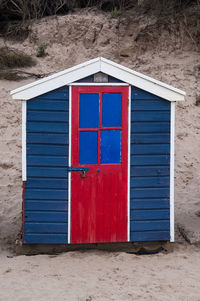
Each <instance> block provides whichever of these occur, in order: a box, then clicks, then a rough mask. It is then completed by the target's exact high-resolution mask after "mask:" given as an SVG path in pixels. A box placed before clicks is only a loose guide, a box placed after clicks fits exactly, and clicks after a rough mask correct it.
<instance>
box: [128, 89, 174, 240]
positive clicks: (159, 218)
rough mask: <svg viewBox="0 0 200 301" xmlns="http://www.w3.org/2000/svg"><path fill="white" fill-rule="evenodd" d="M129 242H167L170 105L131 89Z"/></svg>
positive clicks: (148, 94)
mask: <svg viewBox="0 0 200 301" xmlns="http://www.w3.org/2000/svg"><path fill="white" fill-rule="evenodd" d="M130 163H131V167H130V240H131V241H154V240H156V241H158V240H169V239H170V205H169V195H170V186H169V185H170V102H169V101H166V100H164V99H162V98H159V97H157V96H155V95H153V94H151V93H148V92H146V91H143V90H141V89H138V88H134V87H132V91H131V158H130Z"/></svg>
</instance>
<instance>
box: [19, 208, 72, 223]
mask: <svg viewBox="0 0 200 301" xmlns="http://www.w3.org/2000/svg"><path fill="white" fill-rule="evenodd" d="M67 219H68V216H67V212H49V211H28V210H27V211H26V212H25V222H60V223H62V222H64V223H66V222H67Z"/></svg>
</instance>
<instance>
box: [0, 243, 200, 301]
mask: <svg viewBox="0 0 200 301" xmlns="http://www.w3.org/2000/svg"><path fill="white" fill-rule="evenodd" d="M10 256H11V257H10ZM10 256H9V255H8V253H2V254H1V255H0V300H1V301H5V300H15V301H35V300H40V301H47V300H48V301H51V300H52V301H54V300H62V301H64V300H67V301H73V300H76V301H93V300H94V301H105V300H114V301H122V300H126V301H128V300H131V301H132V300H153V301H156V300H159V301H165V300H166V301H173V300H180V301H199V300H200V294H199V288H200V286H199V282H200V276H199V269H200V247H197V246H189V245H186V244H183V243H181V244H178V243H177V244H176V245H175V249H174V251H173V252H172V253H168V254H164V253H159V254H156V255H140V256H137V255H134V254H127V253H124V252H116V253H113V252H110V253H109V252H105V251H84V252H77V251H76V252H69V253H63V254H60V255H37V256H18V257H12V255H10Z"/></svg>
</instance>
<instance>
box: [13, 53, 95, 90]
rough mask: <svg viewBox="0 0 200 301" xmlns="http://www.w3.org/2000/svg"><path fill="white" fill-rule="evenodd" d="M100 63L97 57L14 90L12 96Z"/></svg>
mask: <svg viewBox="0 0 200 301" xmlns="http://www.w3.org/2000/svg"><path fill="white" fill-rule="evenodd" d="M98 61H100V58H99V57H97V58H95V59H92V60H89V61H87V62H84V63H81V64H79V65H76V66H73V67H71V68H68V69H65V70H63V71H60V72H57V73H55V74H52V75H50V76H47V77H44V78H42V79H39V80H37V81H35V82H33V83H30V84H27V85H25V86H22V87H19V88H17V89H15V90H12V91H11V92H10V94H11V95H13V94H15V93H18V92H21V91H23V90H26V89H28V88H31V87H34V86H37V85H39V84H42V83H44V82H47V81H49V80H51V79H54V78H56V77H59V76H61V75H65V74H67V73H69V72H71V71H75V70H76V69H79V68H82V67H85V66H88V65H90V64H92V63H95V62H98Z"/></svg>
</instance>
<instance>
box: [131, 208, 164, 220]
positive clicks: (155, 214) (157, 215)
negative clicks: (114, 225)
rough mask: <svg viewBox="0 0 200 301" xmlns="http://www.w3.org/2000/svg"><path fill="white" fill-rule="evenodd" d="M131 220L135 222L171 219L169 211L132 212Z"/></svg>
mask: <svg viewBox="0 0 200 301" xmlns="http://www.w3.org/2000/svg"><path fill="white" fill-rule="evenodd" d="M130 219H131V220H134V221H139V220H140V221H143V220H162V219H169V210H167V209H163V210H155V209H154V210H151V209H149V210H131V211H130Z"/></svg>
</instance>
